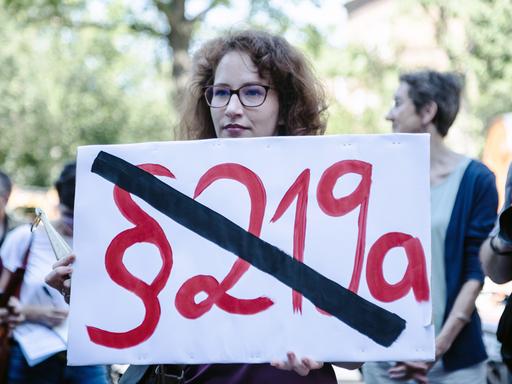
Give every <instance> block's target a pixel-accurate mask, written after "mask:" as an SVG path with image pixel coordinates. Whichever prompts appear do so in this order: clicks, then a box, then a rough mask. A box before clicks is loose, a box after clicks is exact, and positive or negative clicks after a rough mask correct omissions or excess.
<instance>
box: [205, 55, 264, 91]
mask: <svg viewBox="0 0 512 384" xmlns="http://www.w3.org/2000/svg"><path fill="white" fill-rule="evenodd" d="M263 80H265V79H264V78H262V77H261V76H260V74H259V71H258V67H257V66H256V65H255V64H254V62H253V61H252V59H251V57H250V56H249V55H248V54H247V53H246V52H240V51H230V52H228V53H226V54H225V55H224V56H223V57H222V59H221V60H220V61H219V65H218V66H217V69H216V70H215V83H226V84H231V83H247V82H261V81H263Z"/></svg>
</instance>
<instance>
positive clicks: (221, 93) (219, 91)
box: [213, 88, 229, 97]
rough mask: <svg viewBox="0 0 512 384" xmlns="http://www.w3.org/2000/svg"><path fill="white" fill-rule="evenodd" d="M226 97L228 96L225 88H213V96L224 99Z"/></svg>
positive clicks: (227, 90)
mask: <svg viewBox="0 0 512 384" xmlns="http://www.w3.org/2000/svg"><path fill="white" fill-rule="evenodd" d="M228 95H229V89H226V88H214V89H213V96H216V97H226V96H228Z"/></svg>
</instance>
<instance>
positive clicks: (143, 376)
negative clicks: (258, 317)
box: [119, 364, 336, 384]
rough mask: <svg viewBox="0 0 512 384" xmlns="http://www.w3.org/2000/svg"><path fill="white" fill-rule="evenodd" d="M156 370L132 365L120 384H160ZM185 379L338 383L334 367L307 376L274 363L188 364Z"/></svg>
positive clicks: (194, 382)
mask: <svg viewBox="0 0 512 384" xmlns="http://www.w3.org/2000/svg"><path fill="white" fill-rule="evenodd" d="M167 367H168V368H166V369H165V370H166V372H167V373H172V374H174V375H178V376H179V375H181V374H180V373H179V372H181V370H180V369H178V368H174V367H175V366H167ZM155 368H156V366H154V365H152V366H148V365H130V367H129V368H128V370H127V371H126V372H125V373H124V375H123V376H122V377H121V380H120V381H119V383H120V384H142V383H144V384H146V383H148V384H149V383H156V382H158V381H157V380H156V378H155V375H154V372H155ZM184 376H185V384H274V383H275V384H277V383H279V384H336V376H335V374H334V370H333V368H332V366H331V365H330V364H325V365H324V366H323V367H322V368H321V369H316V370H314V371H311V372H310V373H309V375H307V376H300V375H298V374H297V373H295V372H292V371H283V370H280V369H277V368H274V367H272V366H271V365H270V364H202V365H187V366H186V368H185V375H184ZM180 383H181V382H180Z"/></svg>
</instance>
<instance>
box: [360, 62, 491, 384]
mask: <svg viewBox="0 0 512 384" xmlns="http://www.w3.org/2000/svg"><path fill="white" fill-rule="evenodd" d="M461 88H462V85H461V81H460V78H459V77H458V76H457V75H455V74H453V73H440V72H436V71H430V70H426V71H419V72H412V73H407V74H404V75H402V76H400V83H399V86H398V89H397V91H396V92H395V98H394V99H395V103H394V105H393V106H392V107H391V109H390V111H389V112H388V114H387V116H386V119H387V120H389V121H391V123H392V127H393V132H397V133H429V134H430V186H431V234H432V237H431V239H432V269H431V271H432V272H431V298H432V320H433V325H434V328H435V335H436V346H435V362H434V363H423V362H398V363H396V364H395V363H387V362H380V363H367V364H365V366H364V367H363V373H364V378H365V382H366V383H367V384H377V383H379V384H380V383H395V382H396V381H404V380H405V381H407V380H410V381H416V382H419V383H426V382H428V383H443V384H444V383H472V384H485V383H486V367H485V360H486V358H487V354H486V351H485V348H484V344H483V341H482V329H481V324H480V318H479V317H478V313H477V312H476V310H475V300H476V298H477V296H478V294H479V292H480V290H481V288H482V284H483V280H484V274H483V272H482V269H481V266H480V262H479V258H478V251H479V249H480V246H481V244H482V242H483V241H484V240H485V239H486V238H487V235H488V233H489V232H490V230H491V229H492V226H493V223H494V220H495V218H496V207H497V204H498V195H497V191H496V184H495V179H494V175H493V173H492V172H491V171H490V170H489V169H488V168H487V167H486V166H485V165H483V164H482V163H480V162H479V161H476V160H472V159H470V158H468V157H466V156H463V155H461V154H459V153H456V152H454V151H452V150H451V149H450V148H448V147H447V146H446V144H445V143H444V138H445V136H446V135H447V133H448V130H449V129H450V127H451V125H452V124H453V122H454V120H455V118H456V116H457V113H458V110H459V105H460V94H461ZM410 381H407V382H410Z"/></svg>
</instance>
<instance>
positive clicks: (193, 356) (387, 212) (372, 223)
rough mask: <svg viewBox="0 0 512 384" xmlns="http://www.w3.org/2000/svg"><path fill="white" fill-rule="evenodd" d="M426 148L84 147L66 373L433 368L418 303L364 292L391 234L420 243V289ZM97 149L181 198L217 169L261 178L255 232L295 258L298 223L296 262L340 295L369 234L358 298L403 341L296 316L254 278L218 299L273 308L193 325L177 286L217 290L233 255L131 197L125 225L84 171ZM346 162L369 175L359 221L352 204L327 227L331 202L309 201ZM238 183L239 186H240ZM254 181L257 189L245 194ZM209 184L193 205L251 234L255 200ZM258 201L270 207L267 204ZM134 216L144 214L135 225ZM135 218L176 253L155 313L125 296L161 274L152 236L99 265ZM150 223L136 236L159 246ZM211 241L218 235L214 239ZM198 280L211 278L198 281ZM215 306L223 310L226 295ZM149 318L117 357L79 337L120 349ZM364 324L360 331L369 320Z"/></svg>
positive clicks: (415, 140) (312, 140) (218, 313)
mask: <svg viewBox="0 0 512 384" xmlns="http://www.w3.org/2000/svg"><path fill="white" fill-rule="evenodd" d="M428 146H429V136H428V135H420V134H415V135H406V134H399V135H397V134H394V135H346V136H325V137H293V138H283V137H272V138H258V139H234V140H231V139H222V140H217V139H215V140H203V141H189V142H166V143H164V142H161V143H144V144H130V145H109V146H87V147H80V148H79V152H78V178H77V193H76V202H75V238H74V250H75V253H76V255H77V261H76V263H75V269H74V274H73V279H72V296H71V309H70V318H69V320H70V333H69V346H68V362H69V363H70V364H72V365H75V364H76V365H84V364H98V363H134V364H148V363H189V364H198V363H214V362H216V363H227V362H251V363H259V362H268V361H272V360H275V359H284V358H285V356H286V352H287V351H294V352H295V353H296V354H297V355H298V356H308V357H311V358H313V359H315V360H319V361H371V360H378V361H381V360H404V359H407V360H429V359H432V358H433V356H434V334H433V327H432V326H431V325H430V324H431V302H430V299H429V297H427V299H425V298H424V299H422V300H418V299H417V298H416V297H415V295H414V292H413V291H412V290H410V289H409V290H407V292H405V293H404V294H403V295H401V296H400V297H398V298H396V299H393V298H392V299H386V300H383V299H382V297H377V298H376V296H379V295H380V294H381V293H379V292H372V291H371V290H370V287H369V284H368V280H367V277H368V276H370V277H372V276H376V275H375V273H374V271H370V270H367V265H368V259H369V253H370V250H371V249H372V247H373V245H374V244H375V243H377V242H378V240H379V239H381V238H382V236H384V235H386V234H389V233H403V234H406V235H408V236H410V237H412V238H415V239H417V241H418V242H419V244H420V245H421V248H422V250H423V253H424V256H425V260H424V267H425V268H426V272H425V274H426V281H427V284H429V281H430V190H429V147H428ZM100 151H104V152H106V153H108V154H111V155H114V156H117V157H119V158H121V159H123V160H125V161H128V162H129V163H131V164H133V165H138V164H149V163H150V164H159V165H161V166H163V167H165V168H167V169H168V170H169V171H170V172H172V174H173V176H174V178H171V177H167V176H165V177H160V176H159V179H160V180H161V181H163V182H164V183H166V184H168V185H170V186H172V187H173V188H174V189H176V190H177V191H179V192H181V193H182V194H184V195H186V196H188V197H189V198H194V193H195V192H194V191H195V190H196V188H197V185H198V182H199V180H201V178H202V177H205V176H204V175H205V174H206V175H207V174H208V172H209V171H210V172H211V169H212V168H214V167H218V166H219V164H237V166H242V167H244V168H247V169H249V170H250V172H246V173H245V175H246V176H247V174H251V175H252V174H255V175H257V178H254V176H250V177H249V176H247V177H249V179H250V180H252V181H249V182H248V184H247V183H246V184H247V185H249V189H250V190H251V191H252V193H253V195H252V198H253V200H254V201H260V204H259V205H258V204H255V205H253V206H252V214H253V217H252V218H253V219H252V220H253V222H252V225H253V229H254V228H257V227H258V226H259V225H261V231H260V235H259V237H260V238H261V239H262V240H264V241H265V242H268V243H270V244H272V245H274V246H276V247H278V248H279V249H280V250H282V251H284V252H285V253H287V254H288V255H290V257H291V256H292V255H293V252H294V234H295V243H296V244H298V243H300V239H298V237H297V233H299V232H298V231H297V228H298V227H300V225H299V226H297V225H296V224H297V223H296V222H297V217H299V218H300V217H303V218H304V217H305V218H306V221H305V224H304V228H305V232H304V233H305V235H304V255H303V257H304V260H303V262H304V264H307V265H308V266H309V267H311V268H312V269H313V270H315V271H316V272H318V273H320V274H321V275H322V276H324V277H326V278H328V279H330V280H332V281H334V282H335V283H337V284H339V285H341V286H342V287H345V288H347V287H348V286H349V284H350V281H351V279H352V278H353V270H354V264H355V254H356V246H357V244H358V238H360V237H361V231H359V230H358V224H359V227H361V228H365V230H366V233H365V241H364V244H363V243H361V245H362V251H364V252H363V259H362V263H361V269H360V279H359V286H358V289H357V294H358V295H359V296H360V297H362V298H363V299H365V300H367V301H368V302H370V303H374V304H376V305H378V306H379V307H381V308H383V309H385V310H386V311H388V312H391V313H394V314H396V315H398V316H399V317H401V318H402V319H404V320H405V321H406V327H405V330H404V331H403V332H402V333H401V334H400V335H399V336H398V338H397V339H396V341H394V342H393V343H392V344H391V345H390V346H383V345H381V344H379V343H376V342H375V341H374V340H372V339H371V338H369V337H368V336H367V335H365V334H363V333H361V332H358V331H356V330H354V328H353V327H351V326H349V325H347V324H346V323H344V322H343V321H340V320H339V319H338V318H336V317H334V316H326V315H324V314H322V313H320V312H319V311H318V310H317V309H316V308H315V306H314V305H313V304H312V303H311V302H310V301H309V300H307V299H306V298H304V299H303V301H302V308H301V311H298V310H294V306H293V304H292V290H291V289H290V288H289V287H288V286H286V285H285V284H283V283H282V282H280V281H279V280H277V279H276V278H275V277H273V276H272V275H269V274H267V273H264V272H262V271H260V270H259V269H257V268H255V267H253V266H250V267H249V268H248V269H247V271H246V272H245V274H243V276H242V277H241V278H240V279H239V280H238V281H237V282H236V283H234V284H233V286H232V287H231V288H230V289H229V290H228V291H227V294H229V295H231V296H232V297H234V298H240V299H254V298H259V297H263V298H267V299H270V300H272V302H273V305H271V306H270V307H269V308H268V309H266V310H264V311H262V312H259V313H257V314H252V315H241V314H231V313H227V312H226V311H225V310H223V309H222V308H221V307H222V304H219V303H217V304H213V305H212V306H211V308H210V309H209V310H207V311H206V312H205V313H204V314H202V315H200V316H198V317H197V318H194V319H191V318H187V317H186V316H184V315H183V313H182V312H180V311H179V310H178V308H177V306H176V297H177V294H178V292H181V291H180V290H183V289H184V285H185V286H187V284H189V283H186V282H187V281H188V280H189V279H199V280H201V279H204V280H208V281H209V282H210V283H212V282H214V281H215V280H216V281H218V282H221V281H223V279H225V277H226V275H227V274H228V273H229V271H230V270H231V268H232V266H233V263H235V262H236V261H237V257H236V256H235V255H233V254H232V253H230V252H228V251H226V250H224V249H223V248H221V247H220V246H218V245H216V244H214V243H212V242H211V241H209V240H206V239H205V238H203V237H201V236H199V235H198V234H196V233H195V232H193V231H192V230H190V229H188V228H186V227H185V226H183V225H180V224H178V223H177V222H176V221H174V220H172V219H170V218H169V217H167V216H166V215H165V214H163V213H162V212H160V211H157V210H156V209H154V208H153V207H151V206H150V205H149V204H148V203H146V202H145V201H143V200H142V199H140V198H139V197H133V196H132V199H133V202H134V204H136V205H137V206H138V207H140V208H136V207H134V205H131V206H130V207H128V208H127V209H126V212H125V214H127V215H128V216H129V217H130V215H131V216H132V218H131V220H130V219H129V218H127V217H126V216H125V215H123V213H121V212H120V209H119V208H118V207H117V206H116V204H115V202H114V199H113V190H114V185H113V184H112V183H111V182H109V181H108V180H106V179H104V178H102V177H101V176H99V175H98V174H96V173H93V172H91V166H92V164H93V162H94V160H95V158H96V157H97V156H98V154H99V152H100ZM347 160H348V161H355V162H357V163H358V164H361V162H364V163H367V164H369V165H371V184H370V187H369V188H370V189H369V191H370V192H369V195H368V201H367V209H368V211H367V215H366V220H362V218H361V214H360V212H361V206H360V205H357V206H355V208H354V209H351V210H349V211H348V212H346V213H345V214H339V212H340V207H336V206H334V208H332V207H331V209H334V210H335V211H336V210H337V211H338V214H337V215H336V214H334V213H332V212H331V213H326V211H328V210H329V208H328V207H327V208H326V207H323V206H322V203H321V202H319V200H322V199H323V200H329V198H328V196H327V195H328V194H326V193H323V194H322V193H319V192H318V185H319V184H321V185H323V188H324V189H326V188H327V187H326V186H327V185H328V184H326V183H325V177H327V176H326V173H325V172H326V170H327V169H329V168H330V167H333V166H334V165H335V164H337V163H339V162H343V161H347ZM215 169H218V168H215ZM305 170H309V171H307V172H306V173H309V183H307V182H306V181H307V180H306V181H304V180H305V179H302V184H300V183H299V184H300V186H296V188H295V189H292V191H291V192H290V187H291V186H292V185H294V183H295V182H296V181H297V178H298V176H299V175H301V174H302V173H303V172H304V171H305ZM322 175H324V176H322ZM239 176H240V175H238V176H236V175H235V178H240V177H239ZM331 176H332V175H331ZM322 177H324V178H322ZM257 179H259V180H260V182H254V180H257ZM203 180H204V179H203ZM361 180H362V177H361V176H360V175H358V174H356V173H354V172H351V173H348V174H346V175H344V176H342V177H340V178H338V179H336V177H335V179H334V181H335V182H334V184H333V185H332V186H331V187H332V191H330V193H331V194H332V199H331V200H336V199H339V198H341V197H343V196H347V195H351V194H352V193H354V191H355V190H356V188H357V187H358V186H359V185H360V183H361ZM210 181H211V183H209V184H208V183H206V184H204V185H203V187H204V190H203V191H202V192H201V193H200V194H198V196H196V198H195V199H196V201H198V202H200V203H201V204H203V205H205V206H207V207H209V208H211V209H212V210H214V211H216V212H217V213H219V214H220V215H222V216H224V217H226V218H228V219H229V220H231V221H232V222H234V223H235V224H237V225H238V226H240V227H242V228H243V229H245V230H247V228H248V225H249V221H250V220H249V217H250V214H251V197H250V196H251V195H250V194H249V193H248V188H247V186H246V185H244V184H242V183H241V182H239V181H236V180H233V179H225V178H222V177H221V178H220V179H211V180H210ZM301 188H302V189H301ZM287 191H289V194H290V195H289V196H288V197H289V199H288V204H284V203H283V197H284V196H285V194H286V192H287ZM305 191H307V193H306V192H305ZM324 192H325V191H324ZM262 193H263V194H264V196H265V199H262V195H261V194H262ZM301 193H302V194H301ZM320 195H322V196H324V197H319V196H320ZM255 196H256V197H255ZM325 196H327V197H325ZM305 197H307V202H305ZM301 198H302V204H303V207H305V209H304V215H303V216H301V213H300V212H297V211H296V207H297V201H298V200H300V199H301ZM165 199H166V197H165V196H164V197H163V200H165ZM262 201H264V204H263V203H261V202H262ZM280 204H281V205H283V204H284V208H285V209H283V210H282V212H281V213H282V214H281V215H280V217H279V218H278V219H277V220H272V218H273V217H274V215H275V214H276V210H277V208H278V206H279V205H280ZM323 205H325V204H323ZM140 210H142V211H143V212H144V213H143V214H140V212H139V211H140ZM137 212H139V213H137ZM137 215H139V216H138V217H139V219H138V220H140V217H141V216H140V215H142V216H144V215H148V216H149V217H151V218H153V219H154V220H155V221H156V222H157V223H158V226H159V227H160V228H161V229H162V231H163V233H164V234H165V236H164V238H165V241H166V242H168V244H169V246H170V248H171V250H172V266H171V269H170V275H169V277H168V279H166V280H165V279H164V280H165V281H163V283H162V289H161V290H160V291H159V293H158V296H157V298H156V299H155V300H153V304H152V305H151V306H150V308H151V309H150V311H146V308H145V305H144V303H143V300H142V299H141V298H140V297H139V296H140V293H139V294H135V293H134V292H132V291H130V290H129V289H131V290H133V289H140V290H141V291H139V292H142V291H144V290H145V289H147V286H148V285H150V284H152V283H153V281H154V279H155V277H156V276H157V275H158V274H159V272H160V271H161V269H162V266H163V263H162V258H161V256H160V253H159V249H158V248H157V247H156V246H155V244H150V243H148V242H145V241H147V240H145V239H147V238H148V237H147V236H148V234H147V233H146V234H145V235H140V236H141V237H140V238H138V240H137V241H133V242H134V244H133V245H132V246H130V247H127V248H126V250H125V251H124V255H121V257H120V258H118V259H115V260H114V259H110V261H108V262H107V259H108V258H107V257H106V253H107V249H109V246H110V247H112V244H114V243H116V241H117V240H115V241H113V239H118V240H119V238H121V239H125V240H126V236H128V237H129V236H132V237H133V236H134V235H133V231H137V230H136V229H135V230H133V229H131V228H134V227H135V225H134V223H133V220H134V218H133V216H137ZM278 216H279V215H278ZM144 217H145V216H144ZM194 219H196V217H194ZM136 220H137V219H136ZM151 225H152V224H148V223H146V224H145V227H146V228H148V233H153V235H154V234H155V230H153V229H151V228H153V227H152V226H151ZM294 228H295V230H294ZM216 229H218V228H216ZM219 230H220V232H221V233H222V230H223V229H222V228H221V229H219ZM125 231H128V232H125ZM130 231H131V232H130ZM123 232H124V233H123ZM127 233H132V235H127ZM155 236H156V235H155ZM156 237H158V236H156ZM123 241H124V240H123ZM120 243H122V241H120V242H119V244H120ZM119 244H118V245H119ZM121 248H122V247H121ZM113 260H114V261H113ZM373 260H375V258H374V259H373ZM407 260H408V259H407V256H406V253H405V251H404V249H403V248H401V247H395V248H392V249H391V250H390V251H389V252H388V253H387V254H386V255H385V257H384V259H383V262H382V265H383V267H382V276H383V278H384V279H385V281H386V282H387V284H388V285H393V284H397V283H398V282H400V281H401V280H402V278H403V277H404V274H405V271H406V269H407V267H408V261H407ZM109 263H110V266H108V265H109ZM412 267H417V266H416V265H414V266H412ZM120 271H121V272H120ZM123 271H124V272H123ZM376 272H378V271H376ZM120 273H121V274H123V275H124V276H125V277H126V276H130V275H131V277H129V278H128V280H126V279H125V280H123V281H124V282H121V285H119V284H118V283H119V281H118V283H116V282H114V281H113V279H112V275H113V274H114V275H117V276H119V274H120ZM367 273H368V276H367ZM198 275H201V276H208V277H205V278H204V277H203V278H201V277H196V276H198ZM214 279H215V280H214ZM214 285H215V284H214ZM135 286H137V287H139V288H134V287H135ZM127 287H129V289H127ZM220 296H222V297H223V298H225V299H226V296H225V295H222V294H221V295H220ZM427 296H428V290H427ZM206 298H207V294H206V293H205V292H200V293H199V294H198V295H197V296H196V297H195V302H196V303H199V302H201V301H203V300H205V299H206ZM155 301H156V302H157V303H158V304H155ZM158 306H159V311H160V313H159V314H158V308H157V307H158ZM148 313H149V316H150V317H151V316H154V318H156V322H154V323H153V325H150V326H149V327H146V330H145V331H144V332H145V336H144V337H143V338H142V340H139V341H138V342H137V343H136V344H135V345H117V346H115V347H112V346H106V345H104V344H105V343H103V342H102V343H103V344H102V343H100V344H98V343H97V342H93V341H92V340H91V337H90V333H89V332H88V331H87V329H88V327H94V328H95V329H99V330H102V331H106V332H111V333H112V335H113V336H112V339H122V340H125V341H126V340H129V339H131V337H125V336H124V334H131V335H133V333H131V332H133V329H136V328H137V327H138V326H139V325H140V324H146V325H147V324H148V320H147V319H146V320H145V318H146V316H147V315H148ZM368 316H370V317H371V316H372V315H371V314H369V315H368ZM363 317H364V316H363ZM357 321H358V322H359V319H357ZM360 321H361V322H362V323H363V322H364V321H365V319H364V318H363V319H361V320H360ZM155 324H156V325H155ZM90 329H91V328H89V330H90ZM148 329H150V331H148ZM116 333H117V334H119V333H121V335H116ZM107 339H108V338H107ZM112 339H109V340H112ZM103 341H105V339H104V340H103ZM108 342H109V341H108V340H107V344H108ZM132 344H133V343H132Z"/></svg>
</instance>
